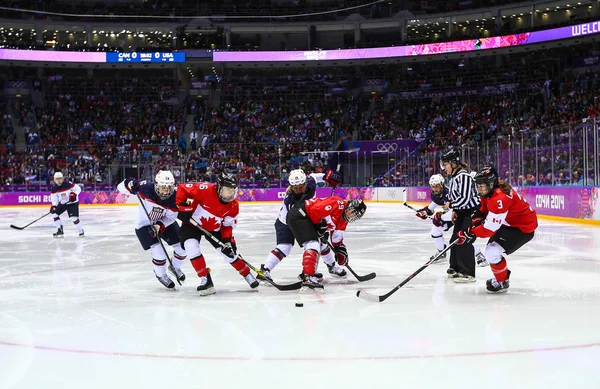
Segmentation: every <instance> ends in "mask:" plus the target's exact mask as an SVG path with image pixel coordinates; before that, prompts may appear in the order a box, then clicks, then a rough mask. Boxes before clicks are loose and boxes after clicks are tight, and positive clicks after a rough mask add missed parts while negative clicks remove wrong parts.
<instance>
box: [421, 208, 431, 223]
mask: <svg viewBox="0 0 600 389" xmlns="http://www.w3.org/2000/svg"><path fill="white" fill-rule="evenodd" d="M431 215H433V211H432V210H431V209H429V207H425V208H421V209H419V210H418V211H417V217H420V218H421V219H423V220H425V219H427V216H431Z"/></svg>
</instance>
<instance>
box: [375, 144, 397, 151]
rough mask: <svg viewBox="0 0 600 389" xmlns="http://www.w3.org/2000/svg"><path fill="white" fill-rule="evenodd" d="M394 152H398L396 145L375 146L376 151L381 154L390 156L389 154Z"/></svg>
mask: <svg viewBox="0 0 600 389" xmlns="http://www.w3.org/2000/svg"><path fill="white" fill-rule="evenodd" d="M396 150H398V144H397V143H379V144H378V145H377V151H379V152H381V153H387V154H391V153H393V152H395V151H396Z"/></svg>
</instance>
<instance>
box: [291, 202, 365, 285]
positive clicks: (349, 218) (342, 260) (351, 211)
mask: <svg viewBox="0 0 600 389" xmlns="http://www.w3.org/2000/svg"><path fill="white" fill-rule="evenodd" d="M366 210H367V206H366V204H365V203H364V202H363V201H362V200H361V199H355V200H349V201H346V200H342V199H341V198H340V197H337V196H332V197H328V198H322V199H319V198H314V199H310V200H305V201H304V202H303V203H299V204H297V205H296V206H295V207H293V208H292V209H290V210H289V212H288V214H287V218H286V221H287V225H288V226H289V227H290V230H291V231H292V233H293V234H294V238H296V241H297V242H298V244H299V245H300V246H302V247H304V254H303V255H302V269H303V273H302V278H303V282H302V289H301V290H300V291H301V292H305V291H307V290H314V291H318V292H321V291H323V285H321V284H319V282H318V280H317V278H316V277H315V269H316V265H317V260H318V258H317V256H318V253H319V250H320V247H321V243H320V240H321V238H324V239H327V238H328V235H329V234H331V243H332V246H333V251H334V252H335V258H336V261H337V263H338V264H339V265H340V266H345V265H347V264H348V250H347V249H346V245H344V231H345V230H346V227H347V226H348V223H352V222H354V221H356V220H358V219H360V218H361V217H363V215H364V214H365V212H366Z"/></svg>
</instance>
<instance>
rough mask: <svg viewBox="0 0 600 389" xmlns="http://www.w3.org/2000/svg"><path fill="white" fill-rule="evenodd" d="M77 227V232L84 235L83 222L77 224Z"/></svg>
mask: <svg viewBox="0 0 600 389" xmlns="http://www.w3.org/2000/svg"><path fill="white" fill-rule="evenodd" d="M75 227H77V232H78V233H80V234H81V233H82V232H83V227H82V226H81V222H79V223H77V224H75Z"/></svg>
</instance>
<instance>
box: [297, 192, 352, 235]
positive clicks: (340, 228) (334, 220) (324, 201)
mask: <svg viewBox="0 0 600 389" xmlns="http://www.w3.org/2000/svg"><path fill="white" fill-rule="evenodd" d="M304 205H305V206H306V215H307V216H308V218H309V219H310V221H312V222H313V224H319V223H321V221H323V220H325V221H326V222H327V230H328V231H330V232H331V242H332V243H335V244H339V243H341V242H342V240H343V239H344V231H345V230H346V227H347V226H348V222H347V221H345V220H344V219H343V218H342V215H343V214H344V211H345V209H346V206H347V205H348V202H347V201H344V200H342V198H341V197H337V196H332V197H327V198H321V199H319V198H313V199H310V200H306V201H304Z"/></svg>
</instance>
